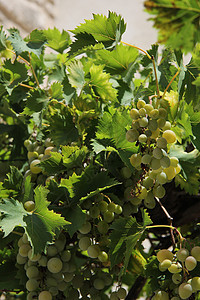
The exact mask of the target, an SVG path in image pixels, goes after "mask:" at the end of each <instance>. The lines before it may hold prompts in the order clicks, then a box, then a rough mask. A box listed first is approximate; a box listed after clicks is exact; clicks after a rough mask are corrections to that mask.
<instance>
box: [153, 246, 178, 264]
mask: <svg viewBox="0 0 200 300" xmlns="http://www.w3.org/2000/svg"><path fill="white" fill-rule="evenodd" d="M156 256H157V260H158V261H159V262H163V260H165V259H169V260H171V261H172V259H173V257H174V255H173V253H172V252H171V251H169V250H168V249H161V250H159V251H158V253H157V255H156Z"/></svg>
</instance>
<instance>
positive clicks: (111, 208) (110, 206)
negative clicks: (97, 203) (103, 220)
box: [108, 202, 115, 212]
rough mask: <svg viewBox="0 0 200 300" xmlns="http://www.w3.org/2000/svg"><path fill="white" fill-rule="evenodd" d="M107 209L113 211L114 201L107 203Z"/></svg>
mask: <svg viewBox="0 0 200 300" xmlns="http://www.w3.org/2000/svg"><path fill="white" fill-rule="evenodd" d="M108 211H111V212H114V211H115V203H114V202H110V203H109V204H108Z"/></svg>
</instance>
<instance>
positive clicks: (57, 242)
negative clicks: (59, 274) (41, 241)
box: [55, 233, 66, 252]
mask: <svg viewBox="0 0 200 300" xmlns="http://www.w3.org/2000/svg"><path fill="white" fill-rule="evenodd" d="M65 244H66V236H65V235H64V233H60V235H59V237H58V239H56V240H55V246H56V248H57V250H58V252H62V251H63V250H64V248H65Z"/></svg>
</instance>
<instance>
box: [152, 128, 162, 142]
mask: <svg viewBox="0 0 200 300" xmlns="http://www.w3.org/2000/svg"><path fill="white" fill-rule="evenodd" d="M159 135H160V129H159V128H157V129H156V130H155V131H152V134H151V139H152V140H156V139H157V138H158V136H159Z"/></svg>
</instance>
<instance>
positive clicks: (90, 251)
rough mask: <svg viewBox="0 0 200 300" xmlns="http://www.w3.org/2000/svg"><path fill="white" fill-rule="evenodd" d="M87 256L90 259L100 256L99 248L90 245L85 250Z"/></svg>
mask: <svg viewBox="0 0 200 300" xmlns="http://www.w3.org/2000/svg"><path fill="white" fill-rule="evenodd" d="M87 253H88V256H89V257H91V258H97V257H98V255H99V254H100V248H99V246H98V245H91V246H89V247H88V249H87Z"/></svg>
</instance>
